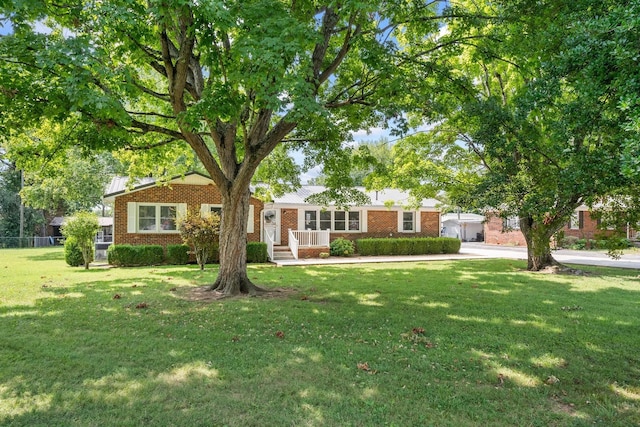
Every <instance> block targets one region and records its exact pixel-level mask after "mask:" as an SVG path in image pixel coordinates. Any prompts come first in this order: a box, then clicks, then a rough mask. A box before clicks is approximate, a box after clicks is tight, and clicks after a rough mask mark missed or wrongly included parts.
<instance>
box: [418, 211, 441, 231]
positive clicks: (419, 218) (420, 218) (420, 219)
mask: <svg viewBox="0 0 640 427" xmlns="http://www.w3.org/2000/svg"><path fill="white" fill-rule="evenodd" d="M413 222H414V223H415V229H416V233H420V223H421V222H422V212H420V211H415V212H414V213H413ZM438 230H439V229H438Z"/></svg>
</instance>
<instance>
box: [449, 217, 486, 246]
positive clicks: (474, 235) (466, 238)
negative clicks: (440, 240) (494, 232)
mask: <svg viewBox="0 0 640 427" xmlns="http://www.w3.org/2000/svg"><path fill="white" fill-rule="evenodd" d="M484 220H485V218H484V216H483V215H478V214H473V213H448V214H442V217H441V223H442V229H441V230H440V235H441V236H442V237H455V238H456V239H460V240H462V241H463V242H484V225H483V223H484Z"/></svg>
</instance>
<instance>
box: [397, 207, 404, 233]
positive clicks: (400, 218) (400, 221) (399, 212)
mask: <svg viewBox="0 0 640 427" xmlns="http://www.w3.org/2000/svg"><path fill="white" fill-rule="evenodd" d="M403 213H404V211H402V210H399V211H398V233H402V232H403V229H402V228H403V227H402V214H403Z"/></svg>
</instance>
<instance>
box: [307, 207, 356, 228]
mask: <svg viewBox="0 0 640 427" xmlns="http://www.w3.org/2000/svg"><path fill="white" fill-rule="evenodd" d="M302 220H303V221H304V229H305V230H330V231H360V230H361V228H362V225H361V221H360V211H349V212H346V211H304V217H303V218H302Z"/></svg>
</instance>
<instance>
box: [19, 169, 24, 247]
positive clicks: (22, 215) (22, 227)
mask: <svg viewBox="0 0 640 427" xmlns="http://www.w3.org/2000/svg"><path fill="white" fill-rule="evenodd" d="M23 188H24V171H23V170H22V169H21V170H20V193H21V194H22V189H23ZM21 194H19V195H18V197H20V247H22V240H23V238H24V203H23V202H22V195H21Z"/></svg>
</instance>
